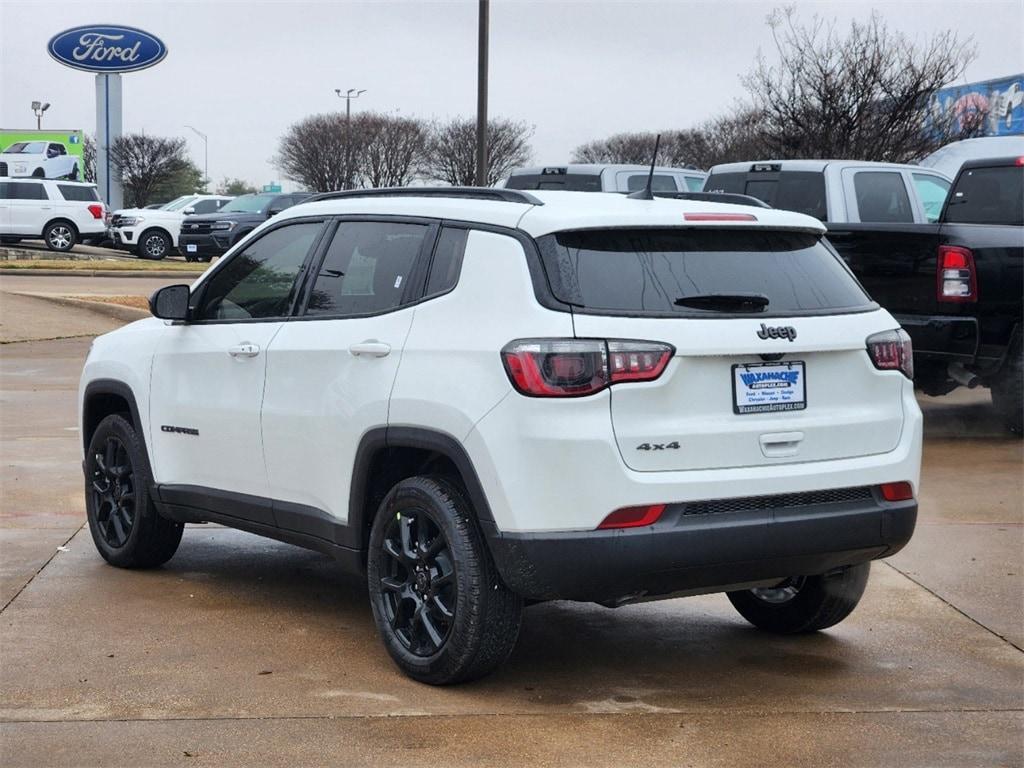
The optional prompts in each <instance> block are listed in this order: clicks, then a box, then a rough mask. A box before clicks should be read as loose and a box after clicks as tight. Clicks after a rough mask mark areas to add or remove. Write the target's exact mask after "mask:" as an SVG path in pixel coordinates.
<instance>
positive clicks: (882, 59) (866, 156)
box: [743, 7, 984, 162]
mask: <svg viewBox="0 0 1024 768" xmlns="http://www.w3.org/2000/svg"><path fill="white" fill-rule="evenodd" d="M768 23H769V25H770V26H771V28H772V35H773V39H774V41H775V49H776V50H775V56H774V61H769V60H768V59H767V58H766V57H765V56H764V55H763V54H759V56H758V61H757V64H756V66H755V67H754V69H753V71H752V72H751V73H750V74H749V75H747V77H746V78H744V80H743V83H744V86H745V87H746V90H747V92H748V94H749V96H750V107H751V109H752V110H753V113H754V114H756V115H757V116H758V120H757V133H758V134H759V135H760V137H761V140H762V142H763V148H764V154H766V155H771V156H772V157H780V158H791V157H836V158H856V159H860V160H888V161H896V162H906V161H909V160H913V159H915V158H919V157H921V156H923V155H925V154H928V153H929V152H931V151H932V150H934V149H936V148H937V147H939V146H941V145H943V144H945V143H947V142H949V141H952V140H955V139H959V138H965V137H966V136H970V135H976V134H977V133H979V132H980V130H981V129H982V128H983V126H984V116H980V117H979V119H978V120H969V121H967V123H966V125H963V124H961V122H960V121H957V120H956V116H949V117H946V116H942V115H939V114H938V113H935V114H933V113H932V112H931V110H930V109H929V106H930V104H931V100H932V97H933V95H934V94H935V92H936V91H937V90H938V89H940V88H942V87H943V86H944V85H946V84H948V83H950V82H953V81H955V80H956V79H957V78H959V77H960V76H961V75H962V74H963V72H964V70H965V68H966V67H967V65H968V64H969V63H970V62H971V61H972V60H973V59H974V57H975V50H974V47H973V46H972V45H971V44H970V41H969V40H968V41H967V42H961V41H960V40H959V39H958V38H957V36H956V35H955V34H954V33H953V32H948V31H947V32H943V33H940V34H937V35H935V36H933V37H932V38H931V39H930V40H928V41H927V42H925V43H923V44H920V45H919V44H917V43H915V42H914V41H913V40H911V39H909V38H907V37H906V36H905V35H903V34H902V33H899V32H892V31H890V30H889V29H888V27H887V26H886V24H885V22H884V21H882V19H881V17H880V16H879V15H878V14H877V13H872V15H871V17H870V18H869V19H868V20H867V21H866V22H863V23H862V22H858V21H853V22H852V23H851V25H850V28H849V30H848V31H847V32H846V33H845V35H842V34H840V33H839V32H838V31H837V29H836V26H835V24H834V23H832V22H826V21H824V20H823V19H821V18H820V17H818V16H815V17H814V18H813V19H812V21H811V22H810V23H809V24H806V25H801V24H800V23H799V22H798V20H797V17H796V11H795V10H794V8H792V7H790V8H786V9H784V10H781V11H780V10H776V11H775V12H773V13H772V14H771V15H770V16H769V17H768Z"/></svg>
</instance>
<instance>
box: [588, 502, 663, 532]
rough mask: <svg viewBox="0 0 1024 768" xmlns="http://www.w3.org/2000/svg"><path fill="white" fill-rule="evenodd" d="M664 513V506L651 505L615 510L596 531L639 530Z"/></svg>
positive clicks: (651, 523)
mask: <svg viewBox="0 0 1024 768" xmlns="http://www.w3.org/2000/svg"><path fill="white" fill-rule="evenodd" d="M664 511H665V505H664V504H651V505H649V506H646V507H624V508H622V509H616V510H615V511H614V512H612V513H611V514H610V515H608V517H606V518H605V519H604V520H602V521H601V524H600V525H599V526H597V528H598V530H603V529H608V528H641V527H643V526H645V525H653V524H654V523H656V522H657V521H658V518H659V517H661V513H662V512H664Z"/></svg>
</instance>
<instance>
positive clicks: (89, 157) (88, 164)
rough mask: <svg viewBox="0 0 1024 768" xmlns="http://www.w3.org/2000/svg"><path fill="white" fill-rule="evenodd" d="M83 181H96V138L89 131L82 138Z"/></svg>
mask: <svg viewBox="0 0 1024 768" xmlns="http://www.w3.org/2000/svg"><path fill="white" fill-rule="evenodd" d="M82 181H87V182H89V183H90V184H95V183H96V139H95V138H93V136H92V134H89V133H87V134H85V136H84V137H83V138H82Z"/></svg>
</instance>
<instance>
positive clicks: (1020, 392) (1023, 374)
mask: <svg viewBox="0 0 1024 768" xmlns="http://www.w3.org/2000/svg"><path fill="white" fill-rule="evenodd" d="M991 391H992V405H993V406H994V407H995V409H996V412H997V413H998V414H999V417H1000V418H1001V419H1002V420H1003V423H1005V424H1006V426H1007V428H1008V429H1009V430H1010V431H1011V432H1013V433H1014V434H1015V435H1018V436H1021V435H1024V359H1022V354H1021V343H1020V341H1018V343H1017V349H1016V350H1015V351H1014V352H1011V353H1010V356H1009V358H1008V359H1007V361H1006V363H1005V364H1004V365H1003V370H1001V371H1000V372H999V375H998V376H997V377H996V378H995V380H994V381H993V382H992V390H991Z"/></svg>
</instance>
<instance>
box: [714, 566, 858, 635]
mask: <svg viewBox="0 0 1024 768" xmlns="http://www.w3.org/2000/svg"><path fill="white" fill-rule="evenodd" d="M870 571H871V563H861V564H860V565H848V566H846V567H844V568H839V569H837V570H834V571H830V572H828V573H825V574H822V575H820V576H794V577H792V578H790V579H787V580H786V581H784V582H783V583H782V584H780V585H778V586H777V587H771V588H765V589H745V590H742V591H739V592H729V593H728V597H729V601H730V602H731V603H732V604H733V607H734V608H735V609H736V610H737V611H739V613H740V615H741V616H742V617H743V618H745V619H746V620H747V621H749V622H750V623H751V624H753V625H754V626H755V627H757V628H758V629H763V630H766V631H768V632H775V633H777V634H781V635H794V634H799V633H802V632H817V631H818V630H819V629H827V628H828V627H831V626H834V625H836V624H838V623H839V622H840V621H842V620H843V619H845V618H846V617H847V616H849V615H850V614H851V613H853V609H854V608H856V607H857V603H858V602H860V598H861V595H863V594H864V587H865V586H867V583H868V573H869V572H870Z"/></svg>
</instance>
